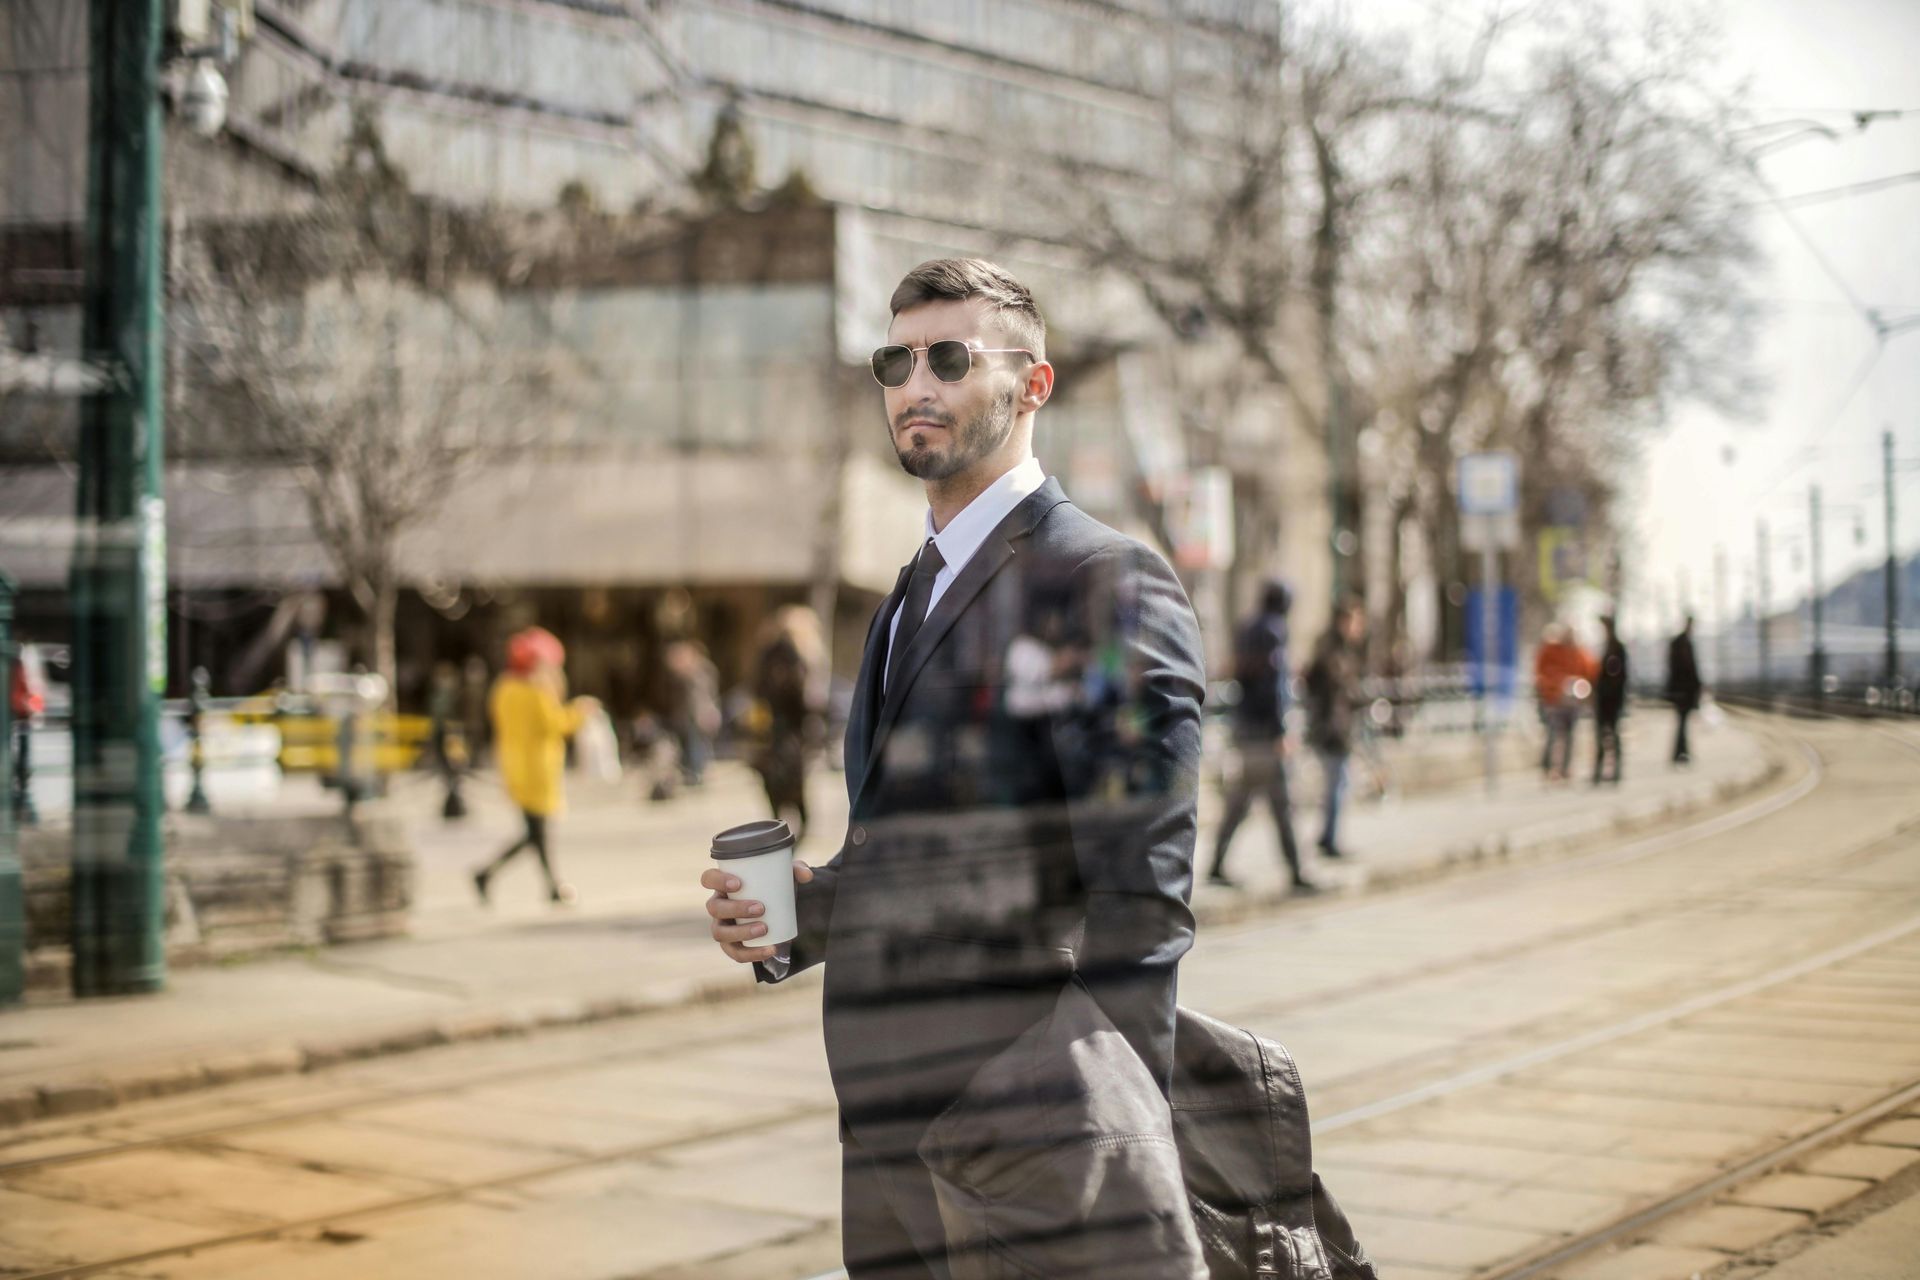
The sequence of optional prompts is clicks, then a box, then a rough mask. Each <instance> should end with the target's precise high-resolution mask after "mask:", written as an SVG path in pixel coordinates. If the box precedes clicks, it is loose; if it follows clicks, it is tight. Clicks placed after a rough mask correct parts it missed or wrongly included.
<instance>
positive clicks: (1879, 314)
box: [1735, 109, 1920, 499]
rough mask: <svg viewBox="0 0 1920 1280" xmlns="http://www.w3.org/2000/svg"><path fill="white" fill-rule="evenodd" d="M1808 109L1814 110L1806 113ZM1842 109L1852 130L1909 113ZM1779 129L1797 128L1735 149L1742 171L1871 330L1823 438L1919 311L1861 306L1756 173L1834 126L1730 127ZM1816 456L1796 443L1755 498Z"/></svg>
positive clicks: (1831, 132) (1917, 321)
mask: <svg viewBox="0 0 1920 1280" xmlns="http://www.w3.org/2000/svg"><path fill="white" fill-rule="evenodd" d="M1808 114H1814V113H1811V112H1810V113H1808ZM1848 114H1849V115H1850V116H1851V118H1852V120H1853V121H1854V131H1855V132H1860V131H1862V130H1864V129H1866V128H1867V126H1868V125H1870V124H1873V123H1874V122H1875V121H1877V120H1885V119H1897V118H1899V117H1901V116H1905V115H1909V114H1913V113H1912V112H1909V111H1906V110H1904V109H1903V110H1900V111H1877V110H1862V111H1853V112H1850V113H1848ZM1783 129H1797V131H1796V132H1791V133H1785V134H1781V135H1780V136H1777V137H1772V138H1768V139H1765V140H1763V141H1761V142H1759V143H1756V144H1755V145H1754V146H1752V147H1751V148H1749V149H1747V150H1745V151H1743V152H1742V153H1741V159H1742V160H1743V161H1744V162H1745V164H1746V169H1747V173H1748V174H1749V176H1751V177H1752V178H1753V181H1754V185H1756V186H1758V187H1759V188H1760V191H1761V193H1762V194H1763V195H1764V196H1765V197H1766V203H1767V204H1769V205H1771V206H1772V207H1773V210H1774V212H1776V213H1778V214H1779V215H1780V219H1781V221H1783V222H1785V223H1786V224H1787V228H1788V230H1790V231H1792V232H1793V234H1794V236H1795V237H1796V238H1798V239H1799V241H1800V243H1801V244H1802V245H1804V246H1805V247H1806V250H1807V252H1808V253H1810V254H1812V255H1813V260H1814V261H1815V262H1816V263H1818V264H1819V265H1820V269H1821V270H1822V271H1824V272H1825V273H1826V275H1827V278H1828V279H1829V280H1831V281H1833V284H1834V287H1835V288H1837V289H1839V290H1840V293H1841V295H1842V296H1843V297H1844V298H1845V299H1846V300H1847V303H1848V305H1849V306H1851V307H1852V308H1853V310H1854V312H1855V313H1856V314H1858V315H1859V317H1860V319H1861V320H1862V321H1863V322H1864V323H1865V324H1866V326H1867V328H1868V329H1869V330H1870V331H1871V332H1872V333H1873V339H1874V342H1873V350H1872V351H1870V352H1868V353H1867V357H1866V359H1864V360H1863V361H1861V362H1860V366H1859V367H1858V368H1857V369H1856V370H1855V371H1854V375H1853V378H1852V379H1851V380H1850V381H1849V382H1848V383H1847V389H1846V391H1845V393H1844V394H1842V395H1841V397H1840V399H1839V400H1838V401H1837V402H1836V403H1835V405H1834V407H1833V410H1832V411H1831V412H1830V413H1828V414H1827V415H1826V419H1825V421H1823V422H1822V423H1821V424H1820V427H1819V430H1818V431H1817V432H1815V433H1814V435H1815V438H1816V439H1818V438H1820V437H1824V436H1825V435H1826V434H1827V432H1828V431H1830V430H1831V429H1832V428H1833V425H1834V423H1836V422H1838V421H1839V420H1840V415H1841V414H1843V413H1845V412H1846V410H1847V406H1848V405H1849V404H1851V403H1852V402H1853V397H1854V396H1855V395H1856V394H1858V393H1859V390H1860V388H1861V387H1862V386H1863V385H1865V383H1866V380H1867V378H1868V377H1869V376H1870V375H1871V374H1872V373H1873V370H1874V367H1875V366H1876V365H1878V364H1879V363H1880V357H1881V355H1882V354H1884V353H1885V351H1886V347H1887V339H1888V338H1890V337H1892V336H1894V335H1895V334H1897V333H1901V332H1904V331H1905V330H1908V329H1911V328H1916V327H1920V315H1916V316H1906V317H1902V318H1900V319H1898V320H1893V321H1889V320H1888V319H1887V318H1886V316H1885V314H1884V312H1883V311H1881V310H1880V309H1879V308H1876V307H1871V306H1869V305H1867V303H1866V301H1865V300H1864V299H1863V298H1861V296H1860V295H1859V293H1858V292H1856V291H1855V290H1854V288H1853V286H1852V285H1851V284H1850V283H1848V281H1847V278H1846V277H1845V276H1843V275H1842V274H1841V273H1840V270H1839V268H1838V267H1836V266H1834V264H1833V260H1832V259H1831V258H1829V257H1827V255H1826V253H1825V252H1824V251H1822V250H1821V248H1820V246H1819V245H1818V244H1816V243H1815V242H1814V239H1813V237H1812V236H1811V235H1809V234H1808V233H1807V229H1806V228H1805V227H1803V226H1801V225H1800V220H1799V219H1798V218H1795V217H1794V216H1793V209H1792V207H1791V206H1790V205H1789V204H1788V203H1787V199H1786V197H1783V196H1782V195H1781V194H1780V192H1779V191H1777V190H1776V189H1775V188H1774V186H1773V184H1772V183H1771V182H1769V181H1767V177H1766V175H1765V174H1764V173H1762V172H1760V165H1759V158H1760V156H1761V155H1763V154H1764V153H1765V152H1766V151H1768V150H1771V149H1774V148H1778V147H1781V146H1785V145H1787V144H1789V143H1792V142H1795V141H1798V140H1800V139H1801V138H1802V137H1804V136H1807V135H1809V134H1820V135H1824V136H1825V137H1827V138H1828V139H1829V140H1831V141H1835V142H1837V141H1839V140H1840V137H1841V134H1840V133H1839V132H1838V131H1837V130H1835V129H1833V128H1831V127H1830V126H1827V125H1824V124H1821V123H1819V122H1817V121H1813V120H1781V121H1774V122H1771V123H1769V124H1762V125H1754V126H1749V127H1747V128H1744V129H1739V130H1736V131H1735V132H1736V133H1754V132H1761V131H1766V132H1777V131H1779V130H1783ZM1808 194H1809V195H1815V196H1825V195H1827V194H1830V193H1825V192H1810V193H1808ZM1819 455H1820V448H1819V446H1818V445H1814V444H1807V445H1803V446H1801V448H1800V449H1798V450H1796V451H1795V454H1794V459H1797V460H1789V462H1788V464H1787V465H1786V466H1785V467H1784V468H1782V470H1781V471H1780V472H1779V473H1778V474H1777V475H1776V476H1775V478H1774V479H1773V480H1772V481H1771V482H1769V483H1768V485H1767V487H1766V488H1765V489H1763V490H1761V491H1760V497H1761V498H1762V499H1764V498H1765V497H1766V496H1767V495H1768V494H1770V493H1772V492H1773V490H1774V489H1776V488H1778V487H1779V486H1780V484H1781V483H1782V482H1783V481H1784V480H1786V479H1787V477H1788V476H1790V475H1792V474H1793V473H1794V472H1796V471H1798V470H1799V469H1800V468H1801V467H1803V466H1805V465H1806V464H1807V463H1809V462H1811V461H1813V460H1814V459H1815V458H1817V457H1819Z"/></svg>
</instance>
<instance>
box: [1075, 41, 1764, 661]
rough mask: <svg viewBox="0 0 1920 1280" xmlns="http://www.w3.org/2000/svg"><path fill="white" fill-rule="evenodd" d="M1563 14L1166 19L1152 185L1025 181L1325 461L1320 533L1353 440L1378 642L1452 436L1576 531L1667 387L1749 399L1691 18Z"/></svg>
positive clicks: (1449, 523)
mask: <svg viewBox="0 0 1920 1280" xmlns="http://www.w3.org/2000/svg"><path fill="white" fill-rule="evenodd" d="M1216 8H1217V6H1216ZM1562 12H1563V11H1560V10H1557V9H1551V8H1549V9H1543V10H1537V11H1536V10H1528V11H1524V12H1520V13H1510V12H1507V11H1504V10H1502V9H1499V8H1495V9H1492V10H1490V11H1489V12H1488V14H1487V15H1486V16H1485V17H1484V18H1483V19H1482V20H1481V21H1480V22H1479V23H1478V24H1476V26H1475V30H1474V33H1473V35H1472V37H1471V38H1470V39H1469V40H1467V41H1465V42H1464V43H1462V44H1461V45H1459V47H1458V49H1457V51H1456V52H1455V53H1453V54H1451V55H1444V54H1443V55H1436V56H1435V57H1433V58H1431V59H1430V60H1429V61H1428V62H1427V63H1424V64H1417V63H1416V60H1415V58H1414V57H1413V56H1412V54H1411V53H1410V52H1409V50H1408V48H1407V47H1405V46H1403V45H1401V44H1399V43H1397V42H1396V41H1394V40H1392V39H1385V38H1377V37H1364V36H1362V35H1360V34H1358V33H1357V32H1356V31H1354V30H1353V29H1352V28H1350V27H1347V26H1344V25H1342V24H1340V23H1339V22H1337V21H1332V22H1325V21H1320V22H1314V21H1306V20H1295V19H1292V18H1285V19H1283V18H1282V16H1281V11H1280V10H1278V9H1275V8H1273V7H1271V6H1264V5H1254V4H1247V5H1245V6H1242V7H1240V8H1235V9H1232V11H1231V13H1229V14H1227V15H1226V16H1225V18H1224V20H1223V21H1222V22H1221V23H1220V25H1219V26H1218V27H1212V26H1209V25H1207V24H1206V23H1204V22H1193V23H1190V24H1188V26H1186V27H1185V28H1182V29H1181V30H1180V31H1179V32H1178V36H1177V40H1176V44H1177V45H1178V47H1179V49H1180V52H1179V54H1178V55H1176V56H1175V57H1174V58H1173V60H1172V61H1173V68H1172V71H1171V72H1170V79H1169V82H1168V91H1169V95H1170V102H1169V115H1168V118H1169V122H1170V134H1169V136H1170V139H1171V154H1170V155H1169V156H1168V157H1166V161H1165V168H1166V172H1167V173H1168V174H1170V175H1171V177H1172V181H1171V182H1170V183H1169V184H1168V187H1167V190H1166V193H1165V196H1164V198H1163V199H1161V200H1160V201H1159V202H1158V203H1155V202H1153V201H1151V200H1148V199H1145V198H1143V197H1142V196H1140V195H1139V194H1138V191H1137V189H1136V188H1135V187H1133V186H1130V185H1129V184H1127V183H1125V182H1123V181H1121V180H1120V179H1118V178H1117V177H1116V176H1115V175H1113V174H1111V173H1105V172H1102V171H1100V170H1099V169H1098V168H1097V167H1095V166H1092V165H1089V164H1085V163H1075V162H1073V161H1072V160H1067V161H1063V162H1062V171H1063V173H1064V175H1065V177H1064V181H1063V182H1062V184H1061V185H1060V188H1059V190H1058V191H1057V192H1055V193H1053V194H1054V202H1055V204H1056V206H1057V207H1058V209H1059V211H1060V214H1061V217H1062V221H1063V223H1064V224H1065V225H1066V227H1067V228H1068V232H1067V235H1068V238H1069V239H1070V240H1071V241H1072V242H1074V243H1076V244H1078V245H1079V246H1080V247H1081V248H1082V249H1083V251H1084V252H1085V254H1086V257H1087V259H1088V261H1089V262H1090V263H1098V264H1099V265H1101V266H1102V267H1104V268H1106V269H1109V270H1114V271H1117V272H1119V273H1121V274H1122V275H1123V276H1125V277H1127V278H1129V279H1131V280H1132V281H1134V282H1135V283H1136V284H1137V285H1138V287H1139V289H1140V292H1141V295H1142V296H1143V297H1144V298H1145V299H1146V300H1147V301H1148V303H1149V304H1150V305H1151V306H1152V308H1153V309H1154V310H1155V311H1156V312H1157V313H1158V314H1159V315H1160V316H1161V317H1162V318H1163V319H1164V320H1165V321H1166V322H1167V323H1168V325H1169V327H1170V328H1171V329H1172V330H1173V331H1174V332H1176V333H1180V334H1190V333H1192V332H1193V331H1194V330H1195V329H1196V328H1210V329H1211V330H1212V331H1213V332H1215V333H1216V334H1224V335H1226V336H1227V337H1228V338H1229V339H1230V340H1231V341H1232V342H1233V343H1234V345H1236V346H1237V347H1238V349H1239V350H1240V352H1241V353H1242V355H1243V356H1244V357H1245V358H1246V360H1247V361H1248V362H1249V363H1250V364H1251V365H1252V367H1254V368H1255V369H1257V370H1259V371H1260V373H1261V374H1262V376H1263V378H1264V379H1265V381H1266V382H1267V383H1268V384H1269V385H1271V386H1272V387H1275V388H1277V389H1278V390H1279V391H1280V392H1281V393H1282V395H1283V397H1284V403H1285V405H1286V407H1287V408H1288V410H1290V412H1291V413H1292V414H1293V415H1294V418H1295V422H1296V425H1297V427H1299V428H1304V431H1305V432H1306V433H1311V435H1312V436H1313V437H1314V438H1317V439H1319V440H1320V441H1322V442H1323V444H1324V446H1325V447H1326V449H1327V450H1328V461H1329V464H1330V465H1331V466H1332V467H1333V468H1334V471H1335V474H1336V476H1337V477H1338V481H1339V483H1338V484H1337V486H1336V492H1335V493H1334V494H1333V501H1334V502H1335V504H1336V510H1335V512H1334V519H1335V521H1336V527H1347V528H1355V529H1356V531H1357V527H1358V526H1359V524H1360V521H1359V519H1358V507H1359V506H1360V505H1361V503H1362V487H1361V485H1360V484H1359V479H1360V477H1359V476H1358V474H1357V472H1358V470H1359V457H1358V454H1359V453H1360V452H1361V451H1359V450H1357V449H1355V445H1356V443H1357V442H1358V441H1360V440H1362V439H1365V438H1367V437H1371V438H1372V440H1373V442H1374V444H1375V447H1373V448H1371V449H1367V450H1365V451H1364V452H1365V454H1366V455H1367V457H1368V459H1369V461H1368V463H1367V465H1368V469H1369V473H1370V474H1369V477H1368V484H1367V486H1366V490H1365V501H1368V502H1378V501H1384V502H1386V503H1387V504H1388V508H1387V512H1386V516H1387V519H1386V522H1385V523H1386V525H1387V527H1388V528H1389V529H1390V530H1392V535H1393V536H1392V538H1391V541H1390V544H1389V548H1388V564H1389V572H1390V573H1391V574H1392V576H1393V583H1392V590H1391V592H1389V593H1388V598H1389V601H1390V605H1389V609H1390V613H1391V616H1390V618H1389V619H1388V622H1389V631H1390V632H1391V631H1397V630H1399V629H1400V627H1401V625H1402V621H1403V618H1404V613H1405V590H1406V587H1407V573H1408V571H1407V567H1406V565H1405V564H1404V563H1403V562H1402V561H1401V559H1400V557H1399V552H1400V549H1401V546H1402V545H1403V542H1404V540H1405V537H1406V535H1407V534H1408V533H1409V532H1410V531H1412V530H1415V529H1417V530H1418V532H1419V534H1420V541H1422V542H1424V544H1425V546H1426V551H1427V554H1426V559H1427V560H1428V561H1429V562H1430V563H1431V564H1433V565H1434V566H1435V567H1436V568H1437V569H1438V570H1439V573H1438V578H1439V582H1438V584H1437V585H1438V587H1439V591H1440V597H1441V605H1440V607H1441V614H1442V616H1443V617H1444V616H1445V615H1446V612H1447V610H1448V608H1449V606H1448V603H1447V595H1448V592H1447V588H1448V585H1449V579H1451V578H1452V577H1453V576H1454V574H1453V565H1454V560H1455V557H1456V555H1457V550H1458V535H1457V529H1456V527H1455V526H1456V519H1455V514H1454V505H1453V498H1452V490H1451V486H1452V476H1453V470H1454V464H1455V462H1456V460H1457V458H1458V456H1459V455H1460V454H1461V453H1462V452H1465V451H1467V450H1470V449H1474V448H1482V447H1493V446H1500V447H1513V448H1517V449H1519V450H1521V451H1522V452H1523V454H1524V456H1525V457H1526V459H1527V467H1526V469H1525V476H1526V489H1525V494H1524V498H1525V517H1526V525H1527V526H1528V527H1529V528H1538V527H1539V526H1540V525H1541V524H1542V522H1543V521H1544V519H1545V518H1546V515H1547V512H1546V509H1545V508H1546V505H1547V502H1548V498H1549V496H1550V495H1552V494H1554V493H1556V492H1561V491H1568V490H1571V491H1573V492H1576V493H1579V494H1581V495H1583V496H1584V497H1585V498H1586V499H1587V500H1588V505H1589V513H1590V517H1591V518H1592V519H1593V520H1594V521H1595V522H1598V521H1601V520H1604V519H1605V518H1606V517H1607V515H1608V507H1609V504H1610V501H1611V498H1612V493H1613V489H1614V487H1615V485H1616V484H1617V477H1618V475H1619V471H1620V464H1621V462H1622V460H1623V459H1624V458H1625V457H1627V456H1628V455H1629V453H1630V451H1631V450H1632V449H1633V448H1634V446H1635V445H1636V443H1637V441H1638V440H1639V438H1640V437H1641V435H1642V434H1643V433H1644V432H1645V431H1646V430H1647V429H1648V428H1649V427H1651V426H1652V425H1654V424H1656V423H1657V422H1659V421H1660V419H1661V417H1662V415H1663V413H1664V412H1665V410H1666V409H1667V408H1668V407H1669V406H1670V405H1671V403H1672V402H1673V401H1674V400H1675V399H1676V398H1679V397H1687V396H1694V397H1705V398H1707V399H1709V400H1712V401H1714V402H1715V403H1719V404H1726V405H1736V404H1739V403H1741V402H1742V401H1743V399H1744V397H1745V396H1746V395H1747V393H1748V392H1749V391H1750V390H1751V387H1750V384H1749V382H1748V379H1747V377H1746V365H1745V362H1744V354H1745V350H1746V344H1745V336H1746V334H1747V332H1748V327H1749V323H1750V320H1751V316H1752V308H1751V306H1750V304H1749V303H1748V301H1747V298H1748V289H1747V285H1746V283H1745V280H1746V275H1747V273H1748V268H1749V267H1750V265H1751V261H1752V249H1751V245H1750V243H1749V241H1748V238H1747V230H1746V223H1745V213H1744V208H1745V207H1746V205H1747V203H1748V202H1747V201H1745V200H1743V199H1740V198H1737V196H1736V193H1735V185H1736V184H1737V182H1738V180H1739V170H1738V166H1737V163H1735V161H1736V159H1737V158H1736V157H1735V156H1734V155H1733V153H1732V152H1731V150H1730V149H1729V148H1728V146H1727V145H1726V143H1725V141H1724V139H1725V137H1726V128H1725V123H1726V120H1727V118H1728V114H1729V107H1728V105H1727V104H1726V103H1724V102H1722V101H1720V100H1719V99H1717V98H1716V97H1715V96H1714V95H1713V94H1711V93H1709V92H1708V91H1707V90H1706V89H1705V88H1703V87H1702V85H1701V83H1700V82H1699V81H1698V79H1697V77H1696V74H1695V73H1696V70H1697V68H1699V67H1702V66H1708V65H1712V61H1713V58H1712V37H1711V32H1710V31H1708V30H1707V29H1706V28H1704V27H1703V26H1701V25H1700V24H1698V23H1696V22H1691V21H1687V20H1682V19H1675V18H1672V17H1667V16H1656V17H1655V18H1654V19H1653V20H1651V21H1650V22H1649V23H1648V24H1647V25H1646V27H1645V28H1644V29H1643V30H1641V31H1639V32H1628V31H1626V30H1624V29H1621V28H1619V27H1618V26H1617V25H1616V24H1613V23H1610V22H1609V21H1608V20H1607V19H1606V18H1605V17H1604V16H1595V15H1592V14H1588V13H1585V12H1581V11H1574V13H1573V16H1572V18H1571V19H1570V20H1565V21H1563V19H1562V17H1561V13H1562ZM1376 479H1378V480H1379V481H1380V483H1378V484H1376V483H1374V481H1375V480H1376Z"/></svg>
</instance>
